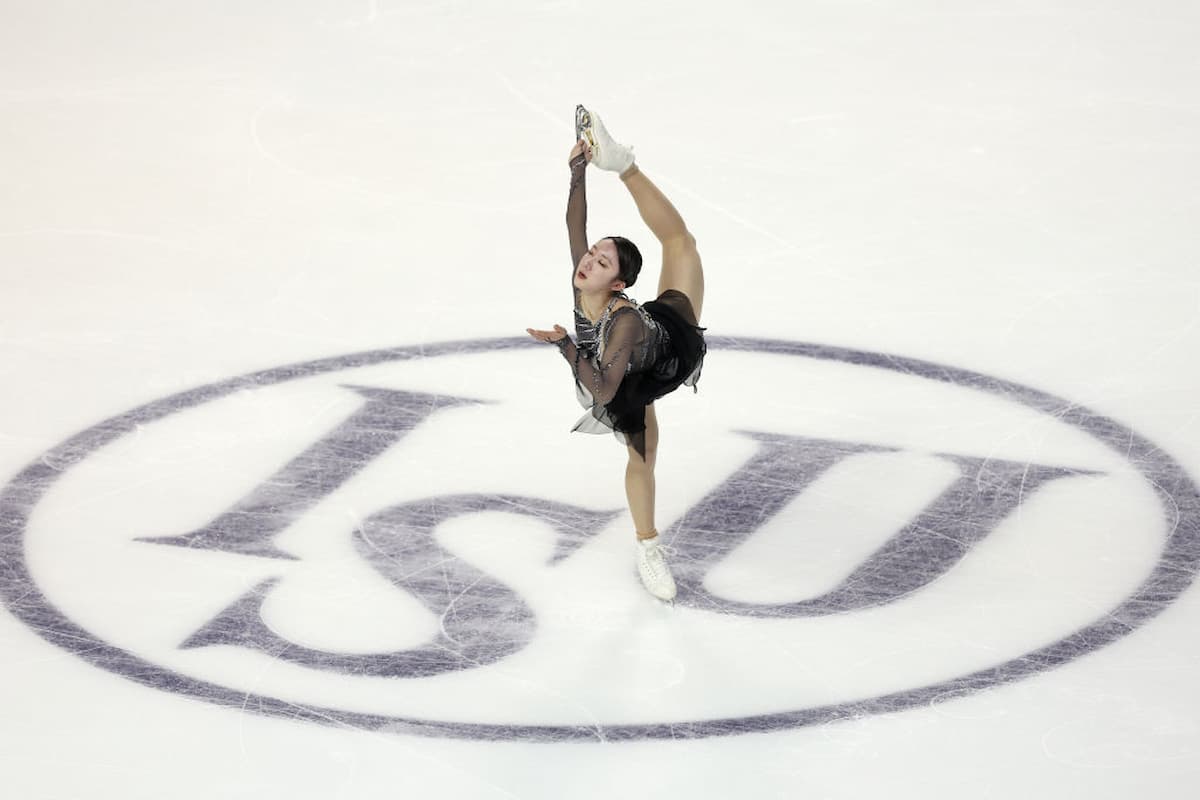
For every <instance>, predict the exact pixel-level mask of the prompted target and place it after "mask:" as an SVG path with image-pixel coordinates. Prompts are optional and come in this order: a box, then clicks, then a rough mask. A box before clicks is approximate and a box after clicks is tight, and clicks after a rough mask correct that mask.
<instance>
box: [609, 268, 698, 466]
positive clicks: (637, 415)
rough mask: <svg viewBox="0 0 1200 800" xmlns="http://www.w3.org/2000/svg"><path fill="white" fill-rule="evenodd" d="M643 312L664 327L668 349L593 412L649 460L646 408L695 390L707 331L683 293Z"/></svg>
mask: <svg viewBox="0 0 1200 800" xmlns="http://www.w3.org/2000/svg"><path fill="white" fill-rule="evenodd" d="M642 308H643V309H644V310H645V311H646V313H647V314H649V315H650V318H651V319H653V320H654V321H655V322H657V323H658V324H659V326H661V327H662V329H663V332H664V333H665V334H666V337H667V345H666V346H665V347H664V349H663V352H662V354H661V355H660V356H659V357H658V358H656V359H655V360H654V362H653V363H652V364H651V365H650V366H649V367H648V368H647V369H645V370H639V371H637V372H631V373H629V374H628V375H626V376H625V377H624V378H623V379H622V380H621V385H620V386H619V387H618V388H617V393H616V394H615V395H614V396H613V399H612V400H611V401H609V402H608V404H607V405H605V406H603V407H599V406H597V407H595V408H593V410H592V413H593V416H595V418H596V419H597V420H598V421H599V422H601V423H602V424H603V425H604V426H605V427H609V428H611V429H612V430H613V431H615V432H616V433H617V435H618V438H620V439H621V440H622V441H624V442H625V443H626V444H628V445H629V446H630V447H632V448H633V449H634V450H636V451H637V453H638V454H639V455H640V456H641V457H642V458H645V457H646V406H648V405H650V404H651V403H653V402H654V401H655V400H657V399H658V398H660V397H662V396H664V395H667V394H670V393H671V392H673V391H675V390H676V389H678V388H679V387H680V386H685V385H686V386H691V387H692V388H693V389H695V387H696V382H697V381H698V380H700V370H701V368H702V367H703V365H704V355H705V353H706V352H707V348H706V346H705V344H704V328H701V327H699V326H698V325H697V324H696V312H695V310H694V309H693V308H692V301H691V300H690V299H689V298H688V296H687V295H686V294H684V293H683V292H680V291H676V290H675V289H668V290H667V291H665V292H663V293H662V294H661V295H659V296H658V298H657V299H655V300H651V301H650V302H648V303H645V304H643V305H642Z"/></svg>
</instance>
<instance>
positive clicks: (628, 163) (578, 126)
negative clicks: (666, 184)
mask: <svg viewBox="0 0 1200 800" xmlns="http://www.w3.org/2000/svg"><path fill="white" fill-rule="evenodd" d="M575 138H576V139H583V140H584V141H586V142H587V143H588V144H589V145H591V148H592V164H594V165H595V166H597V167H599V168H600V169H606V170H608V171H609V172H615V173H617V174H618V175H619V174H621V173H622V172H624V171H625V170H627V169H629V168H630V167H632V166H633V148H632V147H626V146H625V145H623V144H621V143H620V142H616V141H614V140H613V138H612V136H609V134H608V130H607V129H606V128H605V127H604V123H603V122H601V121H600V115H599V114H597V113H595V112H594V111H588V110H587V109H586V108H584V107H583V106H575Z"/></svg>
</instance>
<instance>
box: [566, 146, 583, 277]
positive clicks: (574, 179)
mask: <svg viewBox="0 0 1200 800" xmlns="http://www.w3.org/2000/svg"><path fill="white" fill-rule="evenodd" d="M568 163H569V164H570V165H571V191H570V194H568V195H567V238H568V239H570V241H571V279H572V282H573V281H574V278H575V270H576V269H577V268H578V267H579V260H580V259H581V258H583V255H584V253H586V252H587V250H588V242H587V185H586V182H585V180H584V178H585V175H586V173H587V165H588V157H587V150H586V146H585V145H584V143H583V142H578V143H576V145H575V147H574V149H572V150H571V157H570V160H569V162H568ZM572 285H573V284H572Z"/></svg>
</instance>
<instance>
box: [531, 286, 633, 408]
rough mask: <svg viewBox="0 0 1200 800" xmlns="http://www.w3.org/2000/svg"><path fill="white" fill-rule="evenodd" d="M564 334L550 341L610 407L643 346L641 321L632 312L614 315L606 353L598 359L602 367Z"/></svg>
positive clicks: (582, 383)
mask: <svg viewBox="0 0 1200 800" xmlns="http://www.w3.org/2000/svg"><path fill="white" fill-rule="evenodd" d="M565 333H566V331H563V334H564V335H563V337H562V338H560V339H549V341H553V342H554V344H556V345H558V349H559V351H561V352H562V354H563V358H565V359H566V360H567V363H568V364H570V365H571V370H572V371H573V372H574V373H575V380H576V381H578V382H579V385H580V386H582V387H583V388H585V389H587V390H588V392H589V393H590V394H591V395H592V398H593V399H594V400H595V401H596V402H597V403H600V404H601V405H606V404H608V402H609V401H611V400H612V399H613V396H614V395H616V393H617V387H618V386H620V385H621V381H622V380H623V379H624V378H625V373H626V371H627V370H628V369H629V362H630V361H631V360H632V358H633V353H634V348H635V347H637V346H638V345H640V344H641V343H642V340H643V338H644V337H645V335H646V329H645V326H644V325H643V324H642V321H641V318H640V317H639V316H638V315H637V312H635V311H633V310H632V309H629V310H625V309H622V310H621V311H618V312H617V313H616V314H614V315H613V317H612V320H611V321H610V323H609V331H608V335H607V336H606V337H605V340H606V344H605V346H604V351H603V353H602V355H601V356H600V359H599V368H597V366H596V365H595V364H593V363H592V361H591V360H590V359H588V358H585V357H584V356H583V355H582V354H581V353H580V352H579V348H577V347H576V346H575V343H574V342H572V341H571V337H570V336H566V335H565Z"/></svg>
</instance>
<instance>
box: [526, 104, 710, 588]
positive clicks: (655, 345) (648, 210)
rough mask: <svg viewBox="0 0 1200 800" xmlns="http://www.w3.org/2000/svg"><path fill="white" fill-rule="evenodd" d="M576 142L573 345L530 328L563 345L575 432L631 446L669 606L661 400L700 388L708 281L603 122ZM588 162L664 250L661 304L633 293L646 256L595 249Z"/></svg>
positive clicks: (645, 557) (642, 568)
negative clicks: (661, 493) (658, 508)
mask: <svg viewBox="0 0 1200 800" xmlns="http://www.w3.org/2000/svg"><path fill="white" fill-rule="evenodd" d="M575 133H576V137H575V138H576V140H577V141H576V143H575V147H574V148H573V149H572V150H571V154H570V157H569V158H568V164H569V166H570V168H571V189H570V193H569V195H568V199H567V235H568V238H569V239H570V243H571V264H572V279H571V283H572V286H573V287H574V294H575V338H576V341H575V342H572V341H571V337H569V336H568V335H567V331H566V330H565V329H564V328H563V327H562V326H560V325H555V326H554V330H550V331H544V330H534V329H533V328H527V329H526V330H527V331H528V333H529V335H530V336H532V337H533V338H535V339H537V340H538V341H542V342H551V343H553V344H555V345H557V346H558V349H559V351H560V352H561V353H562V355H563V357H564V358H566V360H567V363H569V364H570V365H571V369H572V371H573V372H574V375H575V386H576V390H577V394H578V396H579V400H580V402H581V403H582V404H583V406H584V407H585V408H588V409H589V412H588V413H587V414H585V415H584V416H583V418H582V419H581V420H580V421H579V422H578V423H577V424H576V425H575V428H574V430H576V431H584V432H588V433H605V432H609V431H613V432H615V433H616V435H617V438H619V439H620V440H621V441H622V442H624V443H625V444H626V446H627V447H628V450H629V461H628V464H627V465H626V468H625V495H626V497H627V499H628V501H629V512H630V514H631V515H632V516H633V525H634V531H635V533H636V534H637V539H638V548H637V566H638V574H639V575H640V576H641V579H642V583H643V584H645V586H646V588H647V589H648V590H649V591H650V593H651V594H653V595H654V596H655V597H658V598H660V599H662V600H672V599H673V598H674V597H675V580H674V578H672V576H671V571H670V569H669V568H668V567H667V564H666V561H665V559H664V558H663V553H662V550H661V549H660V548H659V543H658V530H657V529H656V527H655V523H654V462H655V455H656V452H657V449H658V420H657V419H656V417H655V413H654V406H653V405H651V404H652V403H653V402H654V401H655V400H656V399H658V398H659V397H662V396H663V395H665V394H668V393H669V392H672V391H674V390H675V389H677V388H678V387H679V386H680V385H682V384H686V385H688V386H692V387H695V385H696V381H697V380H698V379H699V377H700V367H701V364H702V362H703V360H704V354H705V344H704V335H703V330H704V329H703V328H700V327H698V325H699V320H700V307H701V305H702V304H703V302H704V274H703V272H702V270H701V267H700V255H699V253H698V252H697V250H696V239H695V238H694V237H693V236H692V234H691V233H690V232H689V231H688V229H687V226H686V225H684V222H683V218H682V217H680V216H679V212H678V211H676V210H675V207H674V206H673V205H671V202H670V201H669V200H667V198H666V196H664V195H663V193H662V192H661V191H659V189H658V187H657V186H655V185H654V184H653V183H651V182H650V179H649V178H647V177H646V176H645V174H644V173H642V171H641V170H640V169H638V166H637V165H636V164H635V163H634V156H633V150H632V148H630V147H626V146H624V145H622V144H619V143H617V142H615V141H614V140H613V139H612V137H611V136H610V135H609V133H608V131H607V130H605V128H604V124H603V123H602V122H601V121H600V117H599V116H598V115H596V114H593V113H590V112H588V110H587V109H585V108H584V107H583V106H578V107H577V108H576V110H575ZM589 163H591V164H594V165H595V166H597V167H599V168H600V169H603V170H608V171H610V172H615V173H617V174H618V175H619V176H620V178H621V182H622V183H623V184H625V188H626V189H628V190H629V193H630V194H631V195H632V196H633V201H634V203H636V204H637V209H638V213H639V214H641V217H642V220H643V221H644V222H645V223H646V225H647V227H649V228H650V231H651V232H652V233H653V234H654V236H655V237H656V238H657V239H658V241H659V243H660V244H661V245H662V273H661V275H660V276H659V280H658V297H657V299H655V300H653V301H651V302H648V303H645V304H643V305H639V304H638V303H636V302H634V301H633V300H631V299H630V298H629V297H628V296H627V295H626V294H625V290H626V289H628V288H630V287H631V286H633V284H634V282H635V281H636V280H637V276H638V272H639V271H640V270H641V267H642V255H641V253H640V252H639V251H638V249H637V247H636V246H635V245H634V244H633V242H631V241H629V240H628V239H625V238H624V237H621V236H610V237H606V238H604V239H600V240H599V241H597V242H596V243H595V244H593V245H592V246H591V247H588V239H587V196H586V192H585V183H584V175H585V172H586V170H587V165H588V164H589Z"/></svg>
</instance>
